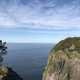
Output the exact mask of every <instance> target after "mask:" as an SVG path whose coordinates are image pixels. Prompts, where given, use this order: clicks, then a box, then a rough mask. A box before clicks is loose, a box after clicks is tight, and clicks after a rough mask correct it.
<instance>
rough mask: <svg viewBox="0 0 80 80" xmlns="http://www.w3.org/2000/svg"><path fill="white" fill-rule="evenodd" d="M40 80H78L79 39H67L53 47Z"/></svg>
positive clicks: (79, 75) (79, 61)
mask: <svg viewBox="0 0 80 80" xmlns="http://www.w3.org/2000/svg"><path fill="white" fill-rule="evenodd" d="M42 80H80V37H71V38H67V39H65V40H62V41H60V42H59V43H58V44H56V45H55V47H54V48H53V49H52V50H51V52H50V54H49V57H48V62H47V65H46V67H45V70H44V73H43V79H42Z"/></svg>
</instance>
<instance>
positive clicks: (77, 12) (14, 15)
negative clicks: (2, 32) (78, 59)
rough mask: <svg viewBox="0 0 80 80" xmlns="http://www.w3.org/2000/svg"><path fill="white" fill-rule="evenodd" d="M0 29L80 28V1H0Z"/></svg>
mask: <svg viewBox="0 0 80 80" xmlns="http://www.w3.org/2000/svg"><path fill="white" fill-rule="evenodd" d="M0 27H4V28H39V29H44V28H45V29H72V28H80V0H0Z"/></svg>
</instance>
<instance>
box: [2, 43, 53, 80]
mask: <svg viewBox="0 0 80 80" xmlns="http://www.w3.org/2000/svg"><path fill="white" fill-rule="evenodd" d="M52 47H53V44H35V43H14V44H13V43H9V44H8V50H7V51H8V53H7V55H5V56H4V62H3V63H4V64H5V65H8V66H9V67H11V68H13V70H14V71H16V72H17V73H18V74H19V75H20V76H21V77H22V78H23V79H24V80H41V79H42V73H43V69H44V66H45V65H46V63H47V58H48V54H49V52H50V50H51V48H52Z"/></svg>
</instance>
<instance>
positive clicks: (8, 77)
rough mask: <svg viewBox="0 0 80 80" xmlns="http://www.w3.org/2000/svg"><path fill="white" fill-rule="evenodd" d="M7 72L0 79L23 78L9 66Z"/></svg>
mask: <svg viewBox="0 0 80 80" xmlns="http://www.w3.org/2000/svg"><path fill="white" fill-rule="evenodd" d="M7 69H8V73H7V76H4V77H3V78H2V80H23V79H22V78H21V77H20V76H19V75H18V74H17V73H16V72H15V71H13V70H12V69H11V68H7Z"/></svg>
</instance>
